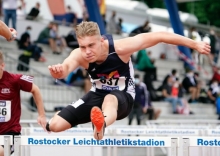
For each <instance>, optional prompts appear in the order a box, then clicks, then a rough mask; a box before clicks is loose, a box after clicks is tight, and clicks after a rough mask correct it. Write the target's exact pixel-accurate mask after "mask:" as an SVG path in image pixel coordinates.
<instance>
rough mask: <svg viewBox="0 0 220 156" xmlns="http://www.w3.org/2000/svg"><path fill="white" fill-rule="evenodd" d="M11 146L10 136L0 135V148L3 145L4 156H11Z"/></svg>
mask: <svg viewBox="0 0 220 156" xmlns="http://www.w3.org/2000/svg"><path fill="white" fill-rule="evenodd" d="M12 144H13V139H12V136H10V135H0V146H2V145H4V156H10V155H11V147H10V146H11V145H12Z"/></svg>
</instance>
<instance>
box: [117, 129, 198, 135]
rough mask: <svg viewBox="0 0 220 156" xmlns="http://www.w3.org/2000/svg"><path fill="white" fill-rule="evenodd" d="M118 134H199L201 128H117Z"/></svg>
mask: <svg viewBox="0 0 220 156" xmlns="http://www.w3.org/2000/svg"><path fill="white" fill-rule="evenodd" d="M116 133H117V134H125V135H128V134H142V135H199V130H180V129H179V130H177V129H126V128H125V129H117V130H116Z"/></svg>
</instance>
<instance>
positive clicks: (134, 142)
mask: <svg viewBox="0 0 220 156" xmlns="http://www.w3.org/2000/svg"><path fill="white" fill-rule="evenodd" d="M21 145H53V146H54V145H56V146H62V145H65V146H129V147H140V146H143V147H171V137H153V138H149V137H141V138H135V137H127V138H125V137H104V138H103V139H102V140H96V139H94V138H93V137H84V136H77V137H73V136H47V137H45V136H21Z"/></svg>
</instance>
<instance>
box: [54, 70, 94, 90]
mask: <svg viewBox="0 0 220 156" xmlns="http://www.w3.org/2000/svg"><path fill="white" fill-rule="evenodd" d="M61 81H62V82H64V83H66V84H67V85H70V86H76V87H82V88H83V90H84V92H85V93H87V92H88V91H89V90H90V89H91V81H90V79H89V76H88V74H87V73H86V71H85V70H83V69H82V68H77V69H75V70H74V71H73V72H71V73H70V74H69V75H68V76H67V77H66V79H62V80H61ZM55 83H56V82H55Z"/></svg>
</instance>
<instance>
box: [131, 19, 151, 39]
mask: <svg viewBox="0 0 220 156" xmlns="http://www.w3.org/2000/svg"><path fill="white" fill-rule="evenodd" d="M150 31H151V27H150V26H149V21H146V22H145V23H144V25H142V26H139V27H137V28H135V29H134V30H132V31H131V33H130V34H129V36H134V35H137V34H140V33H147V32H150Z"/></svg>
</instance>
